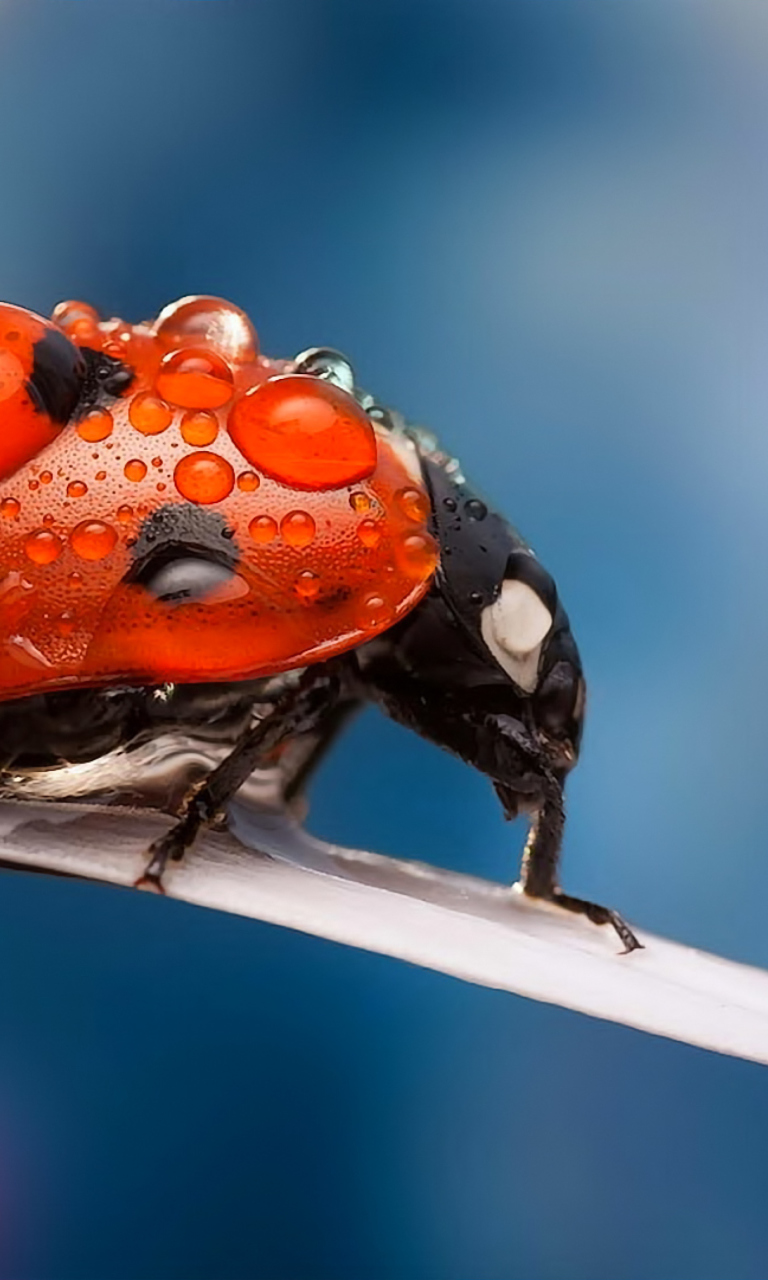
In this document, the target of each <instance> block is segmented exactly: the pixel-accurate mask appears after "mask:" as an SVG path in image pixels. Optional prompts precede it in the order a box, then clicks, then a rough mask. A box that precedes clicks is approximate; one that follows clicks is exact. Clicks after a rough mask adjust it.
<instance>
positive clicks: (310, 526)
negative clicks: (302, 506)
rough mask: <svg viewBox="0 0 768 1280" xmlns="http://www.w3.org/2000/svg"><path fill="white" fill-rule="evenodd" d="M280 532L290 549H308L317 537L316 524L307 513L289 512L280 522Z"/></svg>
mask: <svg viewBox="0 0 768 1280" xmlns="http://www.w3.org/2000/svg"><path fill="white" fill-rule="evenodd" d="M280 532H281V534H282V535H283V540H284V541H285V542H287V543H288V546H289V547H308V546H309V544H310V542H312V541H313V539H314V536H315V522H314V520H313V519H312V517H311V515H309V514H308V513H307V512H306V511H289V512H288V515H287V516H283V518H282V520H281V521H280Z"/></svg>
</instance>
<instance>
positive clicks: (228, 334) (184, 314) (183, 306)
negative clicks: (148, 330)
mask: <svg viewBox="0 0 768 1280" xmlns="http://www.w3.org/2000/svg"><path fill="white" fill-rule="evenodd" d="M155 332H156V333H157V336H158V338H160V339H161V340H162V341H163V342H166V343H168V344H169V345H172V346H181V345H182V344H183V345H191V344H193V343H203V344H204V345H205V346H206V347H213V348H214V350H215V351H218V353H219V355H221V356H223V357H224V359H225V360H238V361H240V362H244V361H248V360H255V359H256V356H257V354H258V350H259V344H258V340H257V338H256V333H255V330H254V328H253V325H252V324H251V322H250V320H249V319H248V317H247V315H246V314H245V312H244V311H241V310H240V308H239V307H235V306H233V304H232V303H231V302H225V301H224V299H223V298H208V297H201V296H197V297H189V298H180V299H179V301H178V302H172V303H170V305H169V306H167V307H165V308H164V309H163V310H162V311H161V312H160V315H159V316H158V317H157V320H156V322H155Z"/></svg>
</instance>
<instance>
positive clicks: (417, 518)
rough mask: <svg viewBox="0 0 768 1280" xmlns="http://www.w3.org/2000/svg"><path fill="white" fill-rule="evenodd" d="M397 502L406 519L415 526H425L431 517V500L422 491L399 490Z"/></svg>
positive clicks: (396, 496)
mask: <svg viewBox="0 0 768 1280" xmlns="http://www.w3.org/2000/svg"><path fill="white" fill-rule="evenodd" d="M395 500H396V502H397V505H398V506H399V508H400V510H401V511H402V513H403V515H404V516H405V517H406V519H408V520H412V521H413V523H414V524H423V522H424V521H425V520H426V518H427V516H428V515H429V499H428V498H427V495H426V493H422V491H421V490H420V489H414V488H407V489H399V490H398V492H397V493H396V494H395Z"/></svg>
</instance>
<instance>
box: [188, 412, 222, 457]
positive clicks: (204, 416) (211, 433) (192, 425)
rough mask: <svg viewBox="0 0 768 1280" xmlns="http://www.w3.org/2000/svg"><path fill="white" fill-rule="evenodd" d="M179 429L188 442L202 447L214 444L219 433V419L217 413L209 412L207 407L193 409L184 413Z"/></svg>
mask: <svg viewBox="0 0 768 1280" xmlns="http://www.w3.org/2000/svg"><path fill="white" fill-rule="evenodd" d="M179 430H180V431H181V434H182V437H183V439H184V440H185V441H186V442H187V444H191V445H193V446H194V448H195V449H200V448H203V447H204V446H205V445H207V444H213V442H214V440H215V439H216V437H217V435H218V434H219V420H218V418H217V417H216V414H215V413H208V412H207V411H206V410H205V409H199V410H197V411H196V412H195V411H194V410H193V411H192V412H191V413H185V414H184V417H183V418H182V420H181V425H180V428H179Z"/></svg>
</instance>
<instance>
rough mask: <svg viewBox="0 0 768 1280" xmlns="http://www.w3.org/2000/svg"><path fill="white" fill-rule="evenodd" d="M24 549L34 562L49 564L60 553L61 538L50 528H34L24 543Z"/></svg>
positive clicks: (56, 558)
mask: <svg viewBox="0 0 768 1280" xmlns="http://www.w3.org/2000/svg"><path fill="white" fill-rule="evenodd" d="M24 550H25V552H26V554H27V556H28V557H29V559H30V560H32V561H33V562H34V563H35V564H51V562H52V561H53V560H58V558H59V556H60V555H61V538H57V537H56V534H55V533H51V531H50V529H36V530H35V532H34V533H30V535H29V537H28V538H27V540H26V542H25V543H24Z"/></svg>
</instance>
